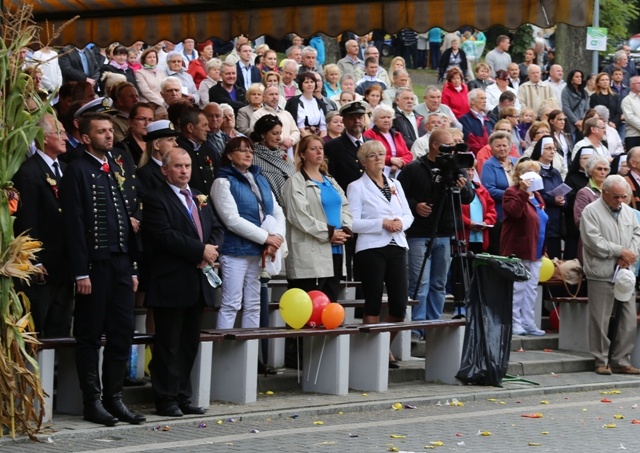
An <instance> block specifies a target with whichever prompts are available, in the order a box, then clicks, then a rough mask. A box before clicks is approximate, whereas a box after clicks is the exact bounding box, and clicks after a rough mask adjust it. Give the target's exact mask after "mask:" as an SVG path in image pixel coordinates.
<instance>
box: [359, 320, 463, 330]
mask: <svg viewBox="0 0 640 453" xmlns="http://www.w3.org/2000/svg"><path fill="white" fill-rule="evenodd" d="M466 325H467V321H466V320H465V319H437V320H431V321H411V322H396V323H382V324H362V325H361V326H360V332H363V333H379V332H399V331H401V330H419V329H433V328H438V327H463V326H466Z"/></svg>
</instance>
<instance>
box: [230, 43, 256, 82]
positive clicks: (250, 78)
mask: <svg viewBox="0 0 640 453" xmlns="http://www.w3.org/2000/svg"><path fill="white" fill-rule="evenodd" d="M238 56H239V57H240V59H239V60H238V62H237V63H236V73H237V80H236V86H239V87H240V88H242V89H244V90H245V91H249V87H250V86H251V84H252V83H262V74H261V73H260V69H258V68H257V67H256V66H255V65H252V64H251V60H252V58H253V50H252V49H251V44H249V43H245V44H242V45H240V47H239V49H238Z"/></svg>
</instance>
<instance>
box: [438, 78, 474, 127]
mask: <svg viewBox="0 0 640 453" xmlns="http://www.w3.org/2000/svg"><path fill="white" fill-rule="evenodd" d="M468 96H469V89H468V88H467V86H466V85H465V84H464V83H463V84H462V90H460V92H458V91H457V90H456V89H455V88H454V87H453V84H452V83H451V82H447V83H445V84H444V87H443V88H442V103H443V104H444V105H446V106H449V108H450V109H451V111H453V114H454V115H455V116H456V118H458V119H460V117H461V116H462V115H464V114H465V113H467V112H468V111H469V109H470V107H469V97H468Z"/></svg>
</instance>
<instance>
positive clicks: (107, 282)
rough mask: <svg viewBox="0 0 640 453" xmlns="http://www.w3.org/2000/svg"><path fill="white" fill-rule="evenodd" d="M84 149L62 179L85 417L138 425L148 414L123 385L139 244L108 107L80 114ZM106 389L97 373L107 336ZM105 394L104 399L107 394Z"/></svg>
mask: <svg viewBox="0 0 640 453" xmlns="http://www.w3.org/2000/svg"><path fill="white" fill-rule="evenodd" d="M78 129H79V131H80V136H81V138H82V141H83V143H84V145H85V147H86V152H85V153H84V154H83V155H82V157H81V158H78V159H76V160H74V161H73V162H72V163H71V164H69V165H68V166H67V168H66V170H65V173H64V177H63V178H62V181H61V183H60V201H61V203H62V212H63V220H64V233H65V239H66V247H67V250H68V254H69V260H70V269H71V272H72V275H73V276H74V278H75V281H76V305H75V311H74V316H75V320H74V335H75V338H76V368H77V371H78V379H79V381H80V388H81V389H82V394H83V405H84V411H83V413H84V418H85V419H86V420H89V421H91V422H94V423H99V424H103V425H107V426H113V425H114V424H116V423H117V422H118V421H124V422H128V423H133V424H138V423H142V422H144V421H146V418H145V417H144V416H143V415H140V414H136V413H133V412H131V411H130V410H129V409H128V408H127V407H126V406H125V405H124V403H123V402H122V385H123V380H124V373H125V369H126V366H127V361H128V360H129V356H130V353H131V344H132V340H133V329H134V313H133V307H134V302H133V296H134V292H135V291H136V288H137V286H138V278H137V276H136V268H137V265H136V263H135V261H134V260H133V259H132V257H133V256H135V251H136V250H135V242H134V241H132V236H133V232H132V229H131V223H130V220H129V214H128V213H127V209H126V206H127V205H128V204H129V200H128V199H127V195H126V192H125V191H124V187H123V184H124V177H123V176H122V175H121V173H120V167H119V166H118V164H117V163H116V162H115V161H114V160H113V159H111V158H110V157H109V151H110V150H111V148H112V146H113V124H112V123H111V117H110V116H109V115H106V114H104V113H88V114H85V115H84V116H83V117H81V118H80V121H79V127H78ZM103 334H104V335H105V336H106V344H105V346H104V353H103V365H102V387H101V385H100V378H99V372H98V359H99V354H98V352H99V350H100V346H101V344H102V336H103ZM101 396H102V400H101Z"/></svg>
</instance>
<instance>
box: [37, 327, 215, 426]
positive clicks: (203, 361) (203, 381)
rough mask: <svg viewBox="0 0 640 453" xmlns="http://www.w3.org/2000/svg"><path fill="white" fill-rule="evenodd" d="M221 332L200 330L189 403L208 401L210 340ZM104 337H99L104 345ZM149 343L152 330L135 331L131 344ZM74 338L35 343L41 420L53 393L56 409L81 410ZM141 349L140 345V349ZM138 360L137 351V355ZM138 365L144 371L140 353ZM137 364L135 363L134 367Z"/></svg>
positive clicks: (47, 415)
mask: <svg viewBox="0 0 640 453" xmlns="http://www.w3.org/2000/svg"><path fill="white" fill-rule="evenodd" d="M222 339H223V336H222V335H215V334H201V335H200V347H199V350H198V356H197V358H196V361H195V363H194V365H193V370H192V373H191V385H192V389H193V403H194V404H195V405H197V406H208V405H209V403H210V398H209V389H210V380H211V357H212V343H213V342H215V341H222ZM104 342H105V340H103V345H104ZM150 344H153V334H136V335H134V337H133V345H134V347H135V346H141V347H142V348H144V347H145V346H146V345H150ZM75 345H76V340H75V338H73V337H62V338H42V339H40V345H39V346H38V348H39V350H38V357H37V362H38V367H39V369H40V381H41V385H42V389H43V390H44V392H45V393H46V395H47V396H46V397H45V399H44V403H45V416H44V419H43V421H45V422H48V421H51V420H52V418H53V410H54V404H53V395H54V392H55V393H56V404H55V410H56V412H59V413H63V414H74V415H77V414H81V413H82V392H81V391H80V383H79V382H78V373H77V371H76V358H75ZM143 350H144V349H143ZM138 360H139V361H140V355H138ZM142 361H143V362H142V368H143V372H144V354H142ZM56 362H57V386H56V387H55V388H54V375H55V370H56ZM140 368H141V366H140V365H138V369H140ZM99 369H100V372H102V348H101V350H100V366H99Z"/></svg>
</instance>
